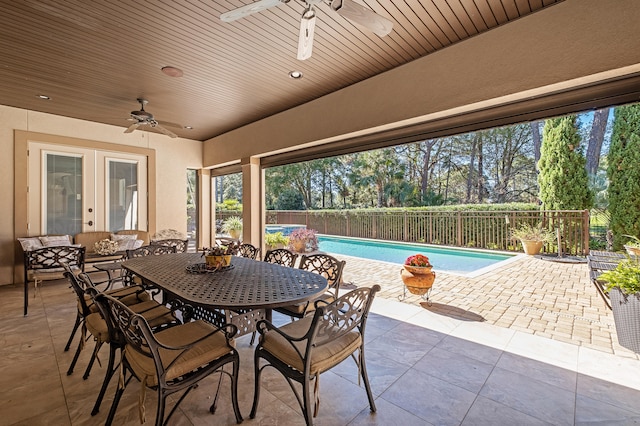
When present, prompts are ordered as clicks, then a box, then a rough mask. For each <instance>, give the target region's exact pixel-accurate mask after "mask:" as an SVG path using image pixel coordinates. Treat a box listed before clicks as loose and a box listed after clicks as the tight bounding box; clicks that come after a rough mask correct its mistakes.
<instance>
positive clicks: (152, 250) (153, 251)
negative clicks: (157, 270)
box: [127, 245, 176, 259]
mask: <svg viewBox="0 0 640 426" xmlns="http://www.w3.org/2000/svg"><path fill="white" fill-rule="evenodd" d="M173 253H176V247H175V246H164V245H148V246H142V247H138V248H137V249H132V250H127V259H133V258H135V257H143V256H159V255H162V254H173Z"/></svg>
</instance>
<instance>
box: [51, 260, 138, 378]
mask: <svg viewBox="0 0 640 426" xmlns="http://www.w3.org/2000/svg"><path fill="white" fill-rule="evenodd" d="M62 267H63V269H64V270H65V273H64V274H63V275H64V276H65V277H66V278H67V279H68V280H69V283H70V284H71V288H72V289H73V291H74V292H75V294H76V296H77V298H78V303H77V307H78V309H77V310H76V320H75V322H74V324H73V329H72V330H71V334H70V335H69V340H67V344H66V345H65V347H64V351H65V352H67V351H68V350H69V348H70V347H71V343H72V342H73V338H74V337H75V335H76V332H77V331H78V328H80V326H82V325H83V324H84V320H85V318H86V317H87V316H89V315H91V314H93V313H95V312H98V308H97V307H96V305H95V304H94V303H93V301H92V300H91V298H90V297H89V295H87V294H85V290H86V287H85V286H84V285H83V281H79V280H78V278H77V277H76V274H77V271H76V270H74V269H73V267H72V266H70V265H69V263H68V262H62ZM92 285H95V283H92ZM105 293H107V294H110V295H112V296H113V297H116V298H118V299H120V300H121V301H122V303H125V304H127V305H131V304H135V303H140V302H144V301H147V300H149V299H150V298H149V295H148V294H147V292H146V291H144V288H143V287H142V286H128V287H122V288H116V289H111V290H108V291H105ZM71 372H73V367H71V368H70V372H68V373H67V374H71ZM85 378H86V377H85Z"/></svg>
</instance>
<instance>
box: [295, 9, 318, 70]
mask: <svg viewBox="0 0 640 426" xmlns="http://www.w3.org/2000/svg"><path fill="white" fill-rule="evenodd" d="M315 29H316V13H315V11H314V10H313V9H312V8H309V9H307V10H305V11H304V13H303V14H302V19H301V20H300V37H298V59H299V60H301V61H304V60H305V59H309V58H310V57H311V51H312V50H313V35H314V34H315Z"/></svg>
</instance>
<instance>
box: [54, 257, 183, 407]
mask: <svg viewBox="0 0 640 426" xmlns="http://www.w3.org/2000/svg"><path fill="white" fill-rule="evenodd" d="M65 269H66V271H65V276H66V277H67V279H68V280H69V282H70V283H71V286H72V287H73V290H74V292H75V293H76V295H77V298H78V312H82V316H83V318H82V321H81V325H82V329H81V330H82V332H81V337H80V342H79V343H78V349H77V350H76V353H75V355H74V356H73V360H72V361H71V364H70V365H69V369H68V370H67V375H68V376H69V375H71V374H72V373H73V369H74V368H75V364H76V362H77V361H78V357H79V356H80V352H81V351H82V350H83V349H84V346H85V342H86V341H87V340H88V337H87V331H88V332H89V333H90V334H91V336H93V339H94V340H95V346H94V349H93V352H92V354H91V358H90V360H89V364H88V365H87V368H86V370H85V373H84V375H83V376H82V378H83V379H85V380H86V379H87V378H88V377H89V374H90V373H91V369H92V367H93V363H94V362H95V360H96V359H97V356H98V352H99V351H100V349H101V348H102V345H103V344H105V343H108V344H109V361H108V366H107V370H106V373H105V378H104V381H103V384H102V389H101V391H100V393H99V395H98V399H97V400H96V403H95V406H94V408H93V411H92V415H94V414H96V413H97V412H98V410H99V408H100V403H101V401H102V397H103V396H104V391H105V390H106V388H107V385H108V384H109V381H110V380H111V377H112V376H113V373H114V371H115V369H114V363H115V352H116V349H118V348H121V347H122V344H120V343H119V342H118V340H119V339H118V337H117V336H113V335H111V333H109V330H108V327H107V324H106V322H105V320H104V316H103V313H102V312H101V311H100V310H99V306H98V305H97V304H95V303H94V300H93V296H95V295H96V294H100V291H99V290H98V289H97V288H96V287H95V286H94V284H93V282H92V281H91V278H89V275H87V274H86V273H81V274H79V275H78V277H76V276H75V275H74V274H73V273H72V272H70V268H69V267H68V265H65ZM67 269H68V270H67ZM109 293H110V294H111V297H114V298H117V299H118V300H120V302H121V303H123V304H127V305H128V306H130V307H131V309H133V310H134V311H135V312H137V313H139V314H141V315H143V316H145V318H147V320H148V321H149V322H150V323H151V324H153V326H154V327H156V328H164V327H168V326H170V325H175V324H178V323H179V322H180V321H179V320H178V319H177V317H176V316H175V314H174V313H173V310H175V307H174V308H173V309H170V308H167V307H166V306H163V305H160V304H159V303H157V302H155V301H154V300H150V298H149V296H148V295H147V294H146V292H145V291H144V289H142V288H140V287H138V288H136V287H126V288H122V289H116V290H111V291H110V292H109Z"/></svg>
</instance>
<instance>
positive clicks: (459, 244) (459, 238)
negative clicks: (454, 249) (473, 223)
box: [456, 212, 462, 247]
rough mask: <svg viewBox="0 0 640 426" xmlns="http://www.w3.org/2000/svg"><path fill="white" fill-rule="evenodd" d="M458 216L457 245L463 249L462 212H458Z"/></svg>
mask: <svg viewBox="0 0 640 426" xmlns="http://www.w3.org/2000/svg"><path fill="white" fill-rule="evenodd" d="M456 216H457V220H456V222H457V223H456V244H457V245H458V247H462V212H457V215H456Z"/></svg>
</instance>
